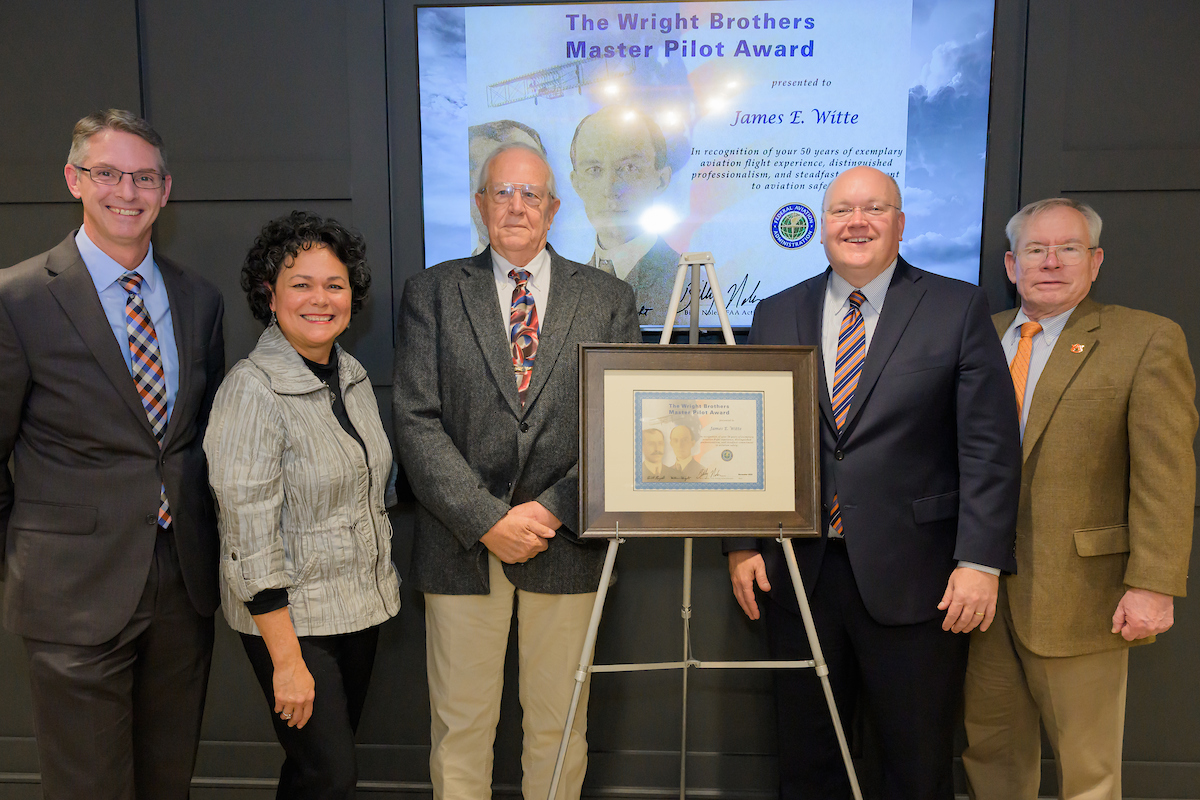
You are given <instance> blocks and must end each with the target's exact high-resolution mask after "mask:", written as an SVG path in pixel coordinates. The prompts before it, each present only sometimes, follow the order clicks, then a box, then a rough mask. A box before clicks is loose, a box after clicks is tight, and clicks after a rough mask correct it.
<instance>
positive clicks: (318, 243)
mask: <svg viewBox="0 0 1200 800" xmlns="http://www.w3.org/2000/svg"><path fill="white" fill-rule="evenodd" d="M311 247H328V248H329V250H330V252H332V253H333V255H334V256H336V257H337V260H338V261H341V262H342V263H343V264H344V265H345V266H346V272H347V273H349V275H350V313H351V314H357V313H358V312H359V311H360V310H362V306H363V301H364V300H366V299H367V290H369V289H370V288H371V269H370V267H368V266H367V260H366V255H367V244H366V242H364V241H363V238H362V236H360V235H359V234H358V233H357V232H355V231H352V230H349V229H347V228H345V227H343V226H342V224H341V223H339V222H338V221H337V220H335V219H324V218H322V217H320V216H318V215H317V214H313V213H310V212H308V211H293V212H292V213H291V214H288V215H287V216H286V217H280V218H279V219H273V220H271V221H270V222H268V223H267V224H266V225H264V226H263V229H262V232H260V233H259V234H258V238H257V239H255V240H254V246H253V247H251V248H250V252H249V253H247V254H246V262H245V263H244V264H242V291H244V292H245V293H246V300H247V302H249V303H250V313H251V314H253V315H254V318H255V319H256V320H258V321H259V322H261V323H263V324H264V325H266V324H268V323H270V321H271V297H272V296H273V294H274V291H275V288H274V287H275V281H276V280H277V279H278V278H279V273H280V271H281V270H282V269H283V268H284V266H285V265H287V264H288V263H289V262H291V260H292V259H294V258H295V257H296V256H297V254H299V252H300V251H301V250H308V249H309V248H311Z"/></svg>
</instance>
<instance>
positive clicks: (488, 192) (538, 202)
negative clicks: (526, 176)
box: [477, 181, 553, 208]
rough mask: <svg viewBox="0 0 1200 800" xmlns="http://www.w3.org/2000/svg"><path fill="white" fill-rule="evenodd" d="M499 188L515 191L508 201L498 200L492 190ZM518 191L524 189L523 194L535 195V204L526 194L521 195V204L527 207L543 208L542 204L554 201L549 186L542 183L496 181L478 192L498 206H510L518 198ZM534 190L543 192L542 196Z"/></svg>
mask: <svg viewBox="0 0 1200 800" xmlns="http://www.w3.org/2000/svg"><path fill="white" fill-rule="evenodd" d="M499 186H502V187H505V188H508V189H512V190H513V193H512V195H510V196H509V197H508V198H507V199H506V200H497V199H496V198H495V197H493V192H492V190H493V188H495V187H499ZM517 189H522V190H523V192H528V193H529V194H532V195H533V197H534V202H530V200H529V199H528V198H526V197H525V194H524V193H522V194H521V202H522V203H524V204H525V205H527V206H529V207H530V208H541V206H542V203H544V202H546V201H547V200H551V199H553V197H552V196H551V194H550V188H549V187H548V186H543V185H542V184H540V183H512V182H510V181H496V182H495V183H489V184H488V185H486V186H484V187H483V188H482V189H481V190H479V192H477V194H481V195H483V196H484V197H486V198H487V199H489V200H491V201H492V202H493V203H495V204H496V205H508V204H509V203H511V202H512V201H513V198H514V197H516V196H517ZM534 189H537V190H538V191H540V192H542V194H540V195H539V194H538V193H537V192H534V191H533V190H534Z"/></svg>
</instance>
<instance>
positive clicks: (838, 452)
mask: <svg viewBox="0 0 1200 800" xmlns="http://www.w3.org/2000/svg"><path fill="white" fill-rule="evenodd" d="M833 457H834V458H836V459H837V460H838V461H841V460H842V459H843V458H845V457H846V454H845V453H843V452H842V451H841V450H834V451H833Z"/></svg>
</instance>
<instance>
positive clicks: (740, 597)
mask: <svg viewBox="0 0 1200 800" xmlns="http://www.w3.org/2000/svg"><path fill="white" fill-rule="evenodd" d="M900 206H901V199H900V190H899V187H898V186H897V185H896V183H895V181H894V180H893V179H892V178H890V177H889V176H887V175H885V174H884V173H882V172H879V171H878V170H875V169H871V168H869V167H855V168H853V169H850V170H847V171H846V172H843V173H842V174H841V175H839V176H838V178H837V179H835V180H834V181H833V183H832V184H830V186H829V189H828V190H827V191H826V193H825V199H824V203H823V223H822V236H821V241H822V243H823V244H824V245H825V253H826V256H827V257H828V258H829V264H830V269H828V270H826V271H825V272H824V273H823V274H821V275H818V276H817V277H815V278H811V279H810V280H807V281H804V282H803V283H800V284H798V285H796V286H793V287H791V288H790V289H787V290H786V291H784V292H781V293H779V294H777V295H775V296H773V297H769V298H767V299H766V300H763V301H762V302H761V303H760V304H759V305H758V308H757V309H756V310H755V313H754V322H753V325H752V327H751V329H750V339H749V341H750V343H751V344H784V345H817V346H818V347H819V348H820V355H821V364H820V370H819V374H820V387H819V392H818V395H819V400H820V407H821V410H820V416H821V421H820V427H821V500H822V504H821V505H822V512H823V513H822V534H821V537H820V538H819V539H812V540H804V541H797V542H796V543H795V549H796V557H797V560H798V561H799V565H800V570H801V574H802V576H803V579H804V585H805V588H806V590H807V591H808V593H809V600H810V604H811V606H812V612H813V618H814V620H815V623H816V627H817V634H818V636H819V638H820V641H821V646H822V649H823V650H824V654H825V657H826V660H827V662H828V664H829V669H830V674H829V679H830V682H831V684H832V687H833V692H834V696H835V699H836V701H837V705H838V710H839V713H840V715H841V718H842V723H843V725H846V724H847V723H848V722H849V720H850V719H851V718H852V717H853V715H854V710H855V707H856V705H857V704H858V702H859V701H865V705H864V710H865V711H866V713H867V718H868V719H869V720H870V721H871V722H872V723H873V724H874V727H875V729H876V731H877V732H878V734H879V740H880V751H881V758H882V772H883V793H884V797H885V798H913V799H915V798H922V799H923V798H944V799H945V800H949V798H952V797H953V796H954V790H953V786H952V781H951V762H952V760H953V755H954V753H953V732H954V723H955V718H956V715H955V711H956V706H957V703H958V700H959V698H960V697H961V693H962V685H963V676H964V672H965V668H966V658H967V644H968V639H967V637H966V636H963V635H960V634H964V633H966V632H968V631H971V630H973V629H975V628H976V627H983V628H986V627H987V626H988V625H990V624H991V621H992V617H993V615H994V614H995V611H996V593H997V587H998V582H999V578H998V575H999V573H1000V572H1001V571H1002V570H1003V571H1012V570H1014V569H1015V568H1016V564H1015V561H1014V558H1013V539H1014V528H1015V524H1016V509H1017V497H1018V492H1019V488H1020V487H1019V481H1020V469H1021V452H1020V443H1019V437H1018V433H1017V411H1016V401H1015V399H1014V396H1013V392H1012V389H1011V380H1010V379H1009V375H1008V370H1007V369H1006V366H1005V360H1004V354H1003V352H1002V350H1001V349H1000V348H999V347H998V346H997V343H996V336H995V331H994V328H993V327H992V326H991V324H990V320H989V311H988V305H987V300H986V299H985V297H984V293H983V292H982V291H981V290H980V289H979V288H977V287H974V286H971V285H969V284H966V283H962V282H960V281H956V280H952V279H949V278H944V277H940V276H937V275H932V274H930V273H928V272H924V271H922V270H919V269H916V268H915V267H913V266H911V265H909V264H908V263H907V262H905V261H904V259H902V258H900V257H899V247H900V239H901V236H902V235H903V233H904V214H903V212H902V211H901V210H900ZM830 387H833V388H832V390H831V388H830ZM725 550H726V552H727V553H728V554H729V571H730V577H731V580H732V582H733V590H734V595H735V597H736V598H737V601H738V603H739V604H740V605H741V607H742V609H743V610H744V611H745V612H746V614H747V615H748V616H749V617H750V618H751V619H757V618H758V616H759V608H758V604H757V602H756V599H755V593H754V587H755V586H756V585H757V586H758V587H759V588H760V589H761V590H762V591H764V592H767V593H768V594H767V596H766V598H765V603H764V606H765V608H764V611H765V617H766V624H767V637H768V642H769V645H770V649H771V653H772V656H773V657H775V658H781V659H803V658H809V657H811V656H810V654H809V651H808V646H807V640H806V638H805V634H804V627H803V623H802V621H801V619H800V616H799V613H798V608H797V604H796V599H795V594H794V592H793V589H792V585H791V581H790V580H789V578H788V575H787V567H786V565H785V564H784V561H783V554H782V549H781V548H780V547H779V546H778V545H777V544H775V543H773V542H770V541H761V542H756V540H753V539H750V540H733V541H728V542H726V545H725ZM776 680H777V682H776V702H777V712H778V724H779V752H780V758H779V760H780V768H779V771H780V796H781V797H784V798H801V797H803V798H809V797H812V798H821V799H822V800H826V798H838V797H849V796H850V788H849V782H848V779H847V778H846V774H845V768H844V766H843V764H842V760H841V756H840V753H839V750H838V747H837V742H836V738H835V736H834V731H833V726H832V723H831V721H830V720H829V712H828V707H827V706H826V702H825V698H824V695H823V693H822V690H821V687H820V683H819V681H818V680H817V679H816V677H815V676H813V675H812V674H809V673H808V672H806V671H784V672H780V673H779V674H778V676H777V679H776Z"/></svg>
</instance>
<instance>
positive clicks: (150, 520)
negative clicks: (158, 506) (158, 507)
mask: <svg viewBox="0 0 1200 800" xmlns="http://www.w3.org/2000/svg"><path fill="white" fill-rule="evenodd" d="M156 522H158V515H157V514H147V515H146V524H147V525H153V524H154V523H156Z"/></svg>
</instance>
